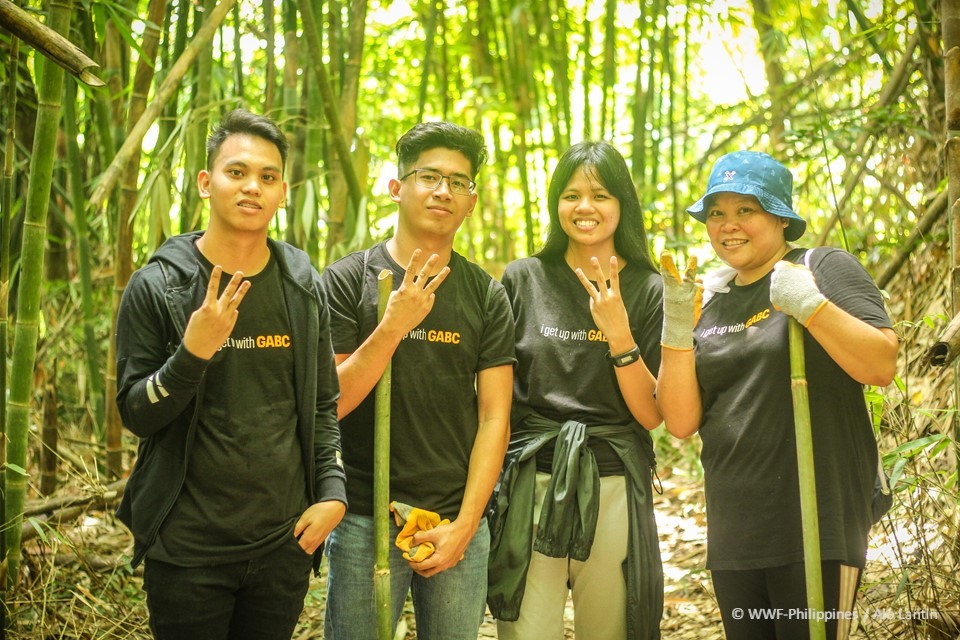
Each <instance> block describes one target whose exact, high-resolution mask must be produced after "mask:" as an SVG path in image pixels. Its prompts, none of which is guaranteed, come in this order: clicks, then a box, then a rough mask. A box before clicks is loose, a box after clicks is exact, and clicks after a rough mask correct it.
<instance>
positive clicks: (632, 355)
mask: <svg viewBox="0 0 960 640" xmlns="http://www.w3.org/2000/svg"><path fill="white" fill-rule="evenodd" d="M607 359H608V360H610V362H612V363H613V366H615V367H625V366H627V365H628V364H633V363H634V362H636V361H637V360H639V359H640V347H638V346H636V345H634V346H633V349H630V351H624V352H623V353H620V354H617V355H613V354H612V353H610V352H609V351H607Z"/></svg>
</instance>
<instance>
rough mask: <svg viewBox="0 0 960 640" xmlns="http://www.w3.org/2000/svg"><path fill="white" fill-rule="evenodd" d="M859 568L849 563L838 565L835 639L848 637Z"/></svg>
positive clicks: (840, 639) (841, 639)
mask: <svg viewBox="0 0 960 640" xmlns="http://www.w3.org/2000/svg"><path fill="white" fill-rule="evenodd" d="M859 573H860V569H858V568H857V567H851V566H849V565H845V564H841V565H840V606H839V607H838V609H839V610H840V612H841V613H840V616H839V617H838V619H837V640H847V638H849V637H850V627H851V623H852V621H853V616H852V613H853V601H854V599H855V598H856V596H857V576H858V575H859Z"/></svg>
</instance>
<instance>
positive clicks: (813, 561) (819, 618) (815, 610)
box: [789, 318, 827, 640]
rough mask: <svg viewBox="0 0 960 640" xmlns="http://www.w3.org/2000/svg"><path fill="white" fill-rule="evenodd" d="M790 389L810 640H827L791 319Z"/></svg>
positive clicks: (808, 441)
mask: <svg viewBox="0 0 960 640" xmlns="http://www.w3.org/2000/svg"><path fill="white" fill-rule="evenodd" d="M789 322H790V390H791V391H792V392H793V418H794V426H795V428H796V437H797V470H798V472H799V476H800V514H801V518H802V521H803V558H804V572H805V575H806V582H807V613H808V615H809V618H808V621H809V624H810V640H826V637H827V631H826V626H825V624H824V619H823V575H822V568H821V566H820V518H819V516H818V515H817V481H816V474H815V473H814V467H813V435H812V433H811V431H810V400H809V397H808V395H807V373H806V357H805V355H804V351H803V326H801V324H800V323H799V322H797V321H796V320H795V319H794V318H790V321H789Z"/></svg>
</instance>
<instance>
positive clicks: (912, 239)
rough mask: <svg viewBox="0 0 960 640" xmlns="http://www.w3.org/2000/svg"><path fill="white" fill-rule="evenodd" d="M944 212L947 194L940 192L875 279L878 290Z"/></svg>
mask: <svg viewBox="0 0 960 640" xmlns="http://www.w3.org/2000/svg"><path fill="white" fill-rule="evenodd" d="M946 210H947V192H946V191H941V192H940V194H939V195H937V197H936V198H935V199H934V201H933V202H931V203H930V206H928V207H927V210H926V212H925V213H924V214H923V215H922V216H921V217H920V220H919V221H918V222H917V226H915V227H914V228H913V231H912V232H910V236H909V237H908V238H907V239H906V240H905V241H904V242H901V243H900V247H899V248H898V249H897V252H896V253H895V254H894V255H893V256H891V257H890V259H889V260H887V266H885V267H884V268H883V271H882V272H881V273H880V276H879V277H878V278H877V286H878V287H879V288H881V289H883V288H884V287H886V286H887V284H889V283H890V281H891V280H893V276H895V275H896V274H897V272H898V271H900V267H902V266H903V263H904V262H906V261H907V258H908V257H909V256H910V254H911V253H912V252H913V250H914V249H916V248H917V247H918V246H920V241H921V240H922V239H923V237H924V236H926V235H927V234H928V233H930V229H932V228H933V225H934V223H936V221H937V220H939V219H940V216H942V215H943V212H944V211H946Z"/></svg>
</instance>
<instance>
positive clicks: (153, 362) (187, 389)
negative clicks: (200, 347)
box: [117, 266, 208, 438]
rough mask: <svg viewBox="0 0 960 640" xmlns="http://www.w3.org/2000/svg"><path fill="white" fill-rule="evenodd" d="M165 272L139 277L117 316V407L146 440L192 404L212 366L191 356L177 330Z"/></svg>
mask: <svg viewBox="0 0 960 640" xmlns="http://www.w3.org/2000/svg"><path fill="white" fill-rule="evenodd" d="M158 271H159V267H157V266H148V267H145V268H144V269H141V270H139V271H137V272H136V273H134V274H133V277H132V278H131V279H130V282H129V283H128V284H127V287H126V289H125V290H124V293H123V298H122V299H121V301H120V309H119V310H118V315H117V408H118V409H119V410H120V416H121V418H122V419H123V423H124V425H125V426H126V427H127V429H129V430H130V431H132V432H133V433H134V434H136V435H138V436H140V437H141V438H145V437H147V436H150V435H152V434H154V433H156V432H157V431H159V430H161V429H163V428H165V427H166V426H168V425H169V424H170V423H171V422H173V421H174V420H175V419H176V418H177V416H179V415H180V414H182V413H183V412H184V411H185V410H186V409H187V408H188V407H189V406H191V405H192V403H193V400H194V399H195V398H196V395H197V389H198V388H199V386H200V381H201V380H202V379H203V373H204V371H206V368H207V364H208V361H207V360H203V359H202V358H198V357H196V356H194V355H193V354H191V353H190V352H189V351H187V349H186V348H185V347H184V346H183V344H182V341H181V340H180V337H179V336H178V335H176V332H175V331H174V330H173V329H172V320H171V318H170V316H169V314H168V313H167V311H166V306H165V304H164V300H163V289H162V287H161V286H160V285H159V284H158V283H157V282H151V278H153V277H157V278H159V277H160V276H159V273H158Z"/></svg>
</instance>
